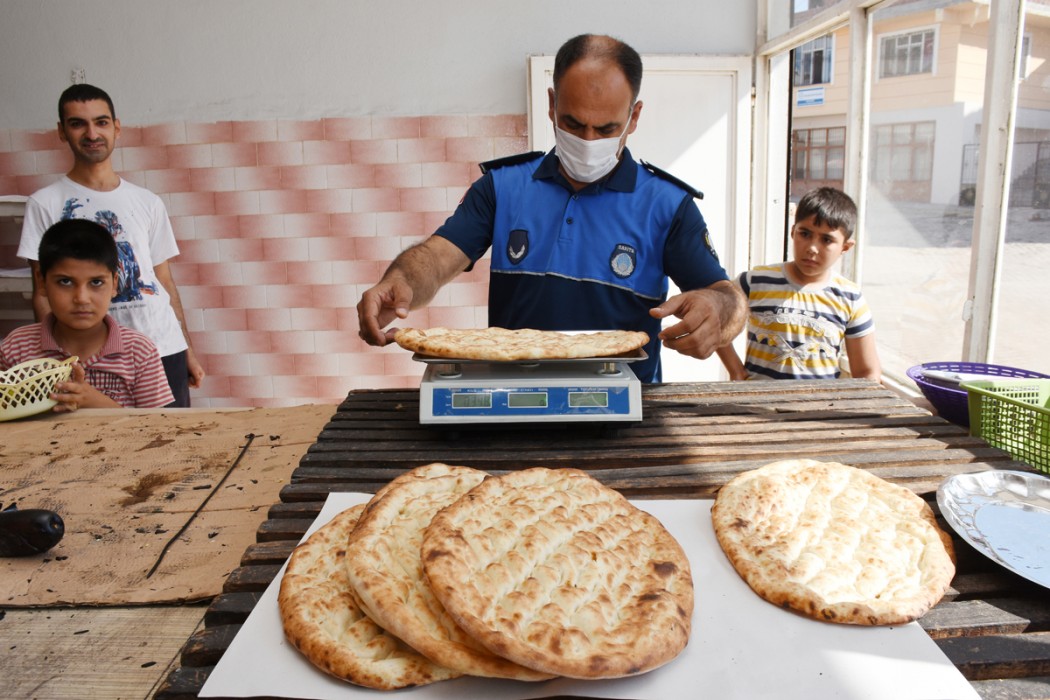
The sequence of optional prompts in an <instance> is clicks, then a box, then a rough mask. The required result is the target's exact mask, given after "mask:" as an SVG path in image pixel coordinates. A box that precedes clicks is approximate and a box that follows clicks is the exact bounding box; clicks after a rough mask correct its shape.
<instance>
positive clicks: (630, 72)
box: [554, 34, 642, 100]
mask: <svg viewBox="0 0 1050 700" xmlns="http://www.w3.org/2000/svg"><path fill="white" fill-rule="evenodd" d="M585 58H601V59H605V60H608V61H612V62H613V63H615V64H616V65H618V66H619V67H620V70H622V71H623V74H624V77H626V78H627V84H628V85H630V86H631V99H632V100H637V99H638V92H639V91H640V90H641V89H642V57H641V56H639V55H638V52H637V51H635V50H634V49H632V48H631V47H630V46H628V45H627V44H625V43H623V42H622V41H620V40H619V39H614V38H612V37H608V36H599V35H595V34H580V35H579V36H574V37H573V38H571V39H569V40H568V41H566V42H565V43H564V44H562V46H561V48H560V49H558V53H557V54H556V55H555V56H554V91H555V92H557V91H558V84H559V83H560V82H561V79H562V76H564V75H565V71H567V70H569V69H570V68H572V67H573V65H575V64H576V63H577V62H578V61H581V60H583V59H585Z"/></svg>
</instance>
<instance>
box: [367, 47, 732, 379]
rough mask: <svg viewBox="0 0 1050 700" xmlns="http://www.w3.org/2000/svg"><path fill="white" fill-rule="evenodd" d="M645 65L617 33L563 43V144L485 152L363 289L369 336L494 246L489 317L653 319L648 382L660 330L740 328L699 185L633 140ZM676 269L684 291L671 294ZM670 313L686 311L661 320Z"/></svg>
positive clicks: (373, 340)
mask: <svg viewBox="0 0 1050 700" xmlns="http://www.w3.org/2000/svg"><path fill="white" fill-rule="evenodd" d="M641 78H642V62H641V57H639V55H638V53H637V52H635V51H634V49H632V48H631V47H629V46H627V45H626V44H624V43H622V42H620V41H618V40H616V39H613V38H611V37H606V36H595V35H581V36H578V37H575V38H573V39H570V40H569V41H568V42H566V43H565V45H563V46H562V47H561V49H559V51H558V54H557V56H556V58H555V63H554V87H553V88H551V89H550V90H549V95H548V97H549V100H550V105H549V114H550V118H551V121H552V122H553V123H554V127H555V144H556V145H555V148H554V150H553V151H551V152H550V153H548V154H547V155H546V156H544V155H543V154H542V153H530V154H524V155H521V156H514V157H511V158H505V159H502V160H498V161H493V162H491V163H486V164H483V165H482V170H483V172H484V175H483V176H482V177H481V178H480V179H479V180H477V181H476V182H475V183H474V184H473V185H472V186H471V187H470V189H469V190H468V192H467V194H466V196H465V197H464V199H463V202H462V203H461V204H460V205H459V207H458V208H457V209H456V211H455V213H453V215H452V216H451V217H449V219H448V220H447V221H446V222H445V224H444V225H443V226H441V228H439V229H438V230H437V231H436V232H435V233H434V235H432V236H430V237H429V238H428V239H427V240H425V241H424V242H422V243H420V244H418V245H416V246H414V247H412V248H409V249H408V250H406V251H404V252H403V253H401V255H399V256H398V257H397V258H396V259H395V260H394V262H393V263H391V265H390V267H389V268H388V269H387V271H386V273H385V274H384V275H383V279H382V280H380V282H379V283H378V284H377V285H376V286H374V287H372V288H371V289H369V290H368V291H366V292H365V293H364V294H363V295H362V297H361V301H360V302H359V303H358V305H357V312H358V320H359V322H360V327H361V330H360V335H361V337H362V338H363V339H364V340H365V341H366V342H368V343H370V344H372V345H385V344H387V343H389V342H391V341H392V340H393V332H394V331H393V329H391V330H387V331H385V332H384V331H383V330H382V329H383V328H384V327H385V326H386V325H387V324H389V323H390V322H391V321H393V320H394V319H395V318H405V317H406V316H407V315H408V311H409V309H414V308H419V307H421V306H424V305H425V304H427V303H429V302H430V300H431V299H433V297H434V295H435V294H436V293H437V290H438V289H440V288H441V287H442V286H443V285H444V284H446V283H447V282H449V281H451V280H452V279H453V278H454V277H455V276H456V275H458V274H459V273H460V272H462V271H464V270H467V269H470V267H471V266H472V265H473V264H474V261H476V260H477V259H478V258H480V257H481V256H482V255H484V253H485V252H486V251H487V250H488V249H489V248H490V247H491V248H492V262H491V268H490V278H489V325H490V326H501V327H503V328H535V329H540V330H612V329H617V330H640V331H646V332H647V333H649V336H650V338H651V340H650V343H649V345H648V346H647V348H646V350H647V352H648V354H649V360H647V361H646V362H643V363H634V364H633V365H632V368H633V369H634V371H635V373H636V374H637V375H638V377H639V379H641V380H642V381H644V382H654V381H660V379H661V375H660V363H659V350H660V344H661V342H662V343H663V344H664V345H666V346H667V347H669V348H671V349H673V350H677V351H678V352H681V353H684V354H686V355H690V356H693V357H698V358H707V357H710V356H711V354H712V353H714V351H715V350H716V349H717V348H718V347H721V346H722V345H725V344H727V343H728V342H729V341H730V340H732V338H733V337H735V336H736V335H737V334H738V333H739V332H740V330H741V329H742V327H743V323H744V320H745V316H746V304H745V302H744V299H743V296H742V295H741V294H740V293H739V291H738V290H737V289H736V287H735V285H733V284H732V283H731V282H730V281H729V280H728V278H727V276H726V273H725V270H724V269H723V268H722V266H721V264H720V263H719V262H718V258H717V256H716V255H715V252H714V250H713V249H712V248H711V245H710V241H709V239H708V236H707V226H706V225H705V224H704V220H703V217H702V216H701V215H700V211H699V209H697V206H696V203H695V202H694V201H693V199H694V196H697V195H698V194H699V193H697V192H695V191H694V190H692V189H691V188H689V187H688V186H686V185H684V184H683V183H680V182H678V181H676V180H674V178H672V177H670V176H669V175H667V174H666V173H663V172H661V171H659V170H657V169H656V168H652V167H651V166H647V165H642V164H639V163H637V162H636V161H635V160H634V159H633V158H632V157H631V154H630V151H628V150H627V148H626V141H627V136H628V135H629V134H631V133H633V132H634V130H635V128H636V127H637V125H638V116H639V114H640V113H641V111H642V103H641V102H640V101H639V100H638V92H639V89H640V87H641ZM668 278H670V279H673V280H674V281H675V284H677V285H678V287H679V288H680V289H682V290H686V291H683V292H682V293H681V294H678V295H675V296H673V297H671V298H670V299H667V292H668V284H667V280H668ZM668 316H675V317H677V318H678V319H679V321H678V322H677V323H675V324H673V325H671V326H669V327H668V328H666V329H663V330H662V331H661V329H660V326H661V319H664V318H666V317H668Z"/></svg>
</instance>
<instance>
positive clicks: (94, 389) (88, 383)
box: [0, 219, 175, 411]
mask: <svg viewBox="0 0 1050 700" xmlns="http://www.w3.org/2000/svg"><path fill="white" fill-rule="evenodd" d="M117 265H118V262H117V246H116V243H114V241H113V237H112V236H111V235H110V234H109V231H107V230H106V229H105V227H103V226H101V225H99V224H97V223H95V222H93V221H88V220H86V219H66V220H63V221H59V222H58V223H56V224H55V225H53V226H52V227H51V228H49V229H48V230H47V231H46V232H45V233H44V236H43V237H42V238H41V239H40V253H39V268H38V270H37V271H36V274H37V276H38V279H37V280H36V283H37V286H38V287H37V288H38V289H42V290H44V294H45V295H46V296H47V300H48V303H49V304H50V306H51V313H50V314H48V316H47V317H46V318H45V319H44V320H43V321H41V322H40V323H34V324H32V325H29V326H22V327H20V328H16V329H15V330H13V331H11V333H9V334H8V335H7V337H6V338H4V340H3V342H0V370H5V369H10V368H11V367H13V366H15V365H17V364H19V363H22V362H25V361H27V360H34V359H37V358H40V357H50V358H54V359H58V360H64V359H66V358H67V357H70V356H72V355H76V356H77V357H79V358H80V361H79V362H77V363H76V364H74V365H73V374H72V376H71V377H70V380H69V381H67V382H61V383H59V384H58V385H57V386H56V387H55V391H54V393H52V394H51V398H52V399H54V400H55V401H57V402H58V404H57V405H56V406H55V408H54V410H55V411H75V410H77V409H78V408H121V407H125V408H156V407H160V406H167V405H168V404H170V403H172V402H173V401H174V400H175V399H174V397H173V396H172V394H171V388H170V387H169V386H168V380H167V377H166V376H165V374H164V365H163V363H162V362H161V359H160V353H159V352H158V351H157V346H156V345H154V344H153V341H152V340H150V339H149V338H147V337H146V336H145V335H143V334H142V333H139V332H138V331H135V330H132V329H130V328H127V327H125V326H121V325H119V324H118V323H117V322H116V321H114V320H113V317H111V316H110V315H109V303H110V299H111V298H112V297H113V294H114V292H115V291H116V288H117Z"/></svg>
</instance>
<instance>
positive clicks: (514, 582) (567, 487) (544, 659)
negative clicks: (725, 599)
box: [422, 468, 693, 678]
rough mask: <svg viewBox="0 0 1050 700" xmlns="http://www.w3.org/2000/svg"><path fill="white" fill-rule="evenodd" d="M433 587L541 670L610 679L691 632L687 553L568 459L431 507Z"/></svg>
mask: <svg viewBox="0 0 1050 700" xmlns="http://www.w3.org/2000/svg"><path fill="white" fill-rule="evenodd" d="M422 558H423V565H424V570H425V573H426V577H427V580H428V581H429V582H430V586H431V588H432V589H433V591H434V595H435V596H437V598H438V600H440V601H441V603H442V604H443V606H444V607H445V609H446V610H447V611H448V612H449V614H451V615H452V617H453V618H454V619H455V620H456V622H457V623H458V624H459V625H460V626H461V627H462V628H463V629H465V630H466V631H467V632H468V633H469V634H470V635H471V636H473V637H474V638H475V639H477V640H478V641H480V642H481V643H482V644H484V645H485V646H486V647H488V648H489V649H490V650H492V651H493V652H494V653H497V654H500V655H501V656H505V657H507V658H509V659H512V660H514V661H516V662H517V663H519V664H521V665H523V666H528V667H531V668H536V669H540V670H542V671H545V672H547V673H551V674H556V675H560V676H569V677H573V678H618V677H622V676H630V675H634V674H638V673H644V672H645V671H649V670H651V669H654V668H656V667H658V666H660V665H662V664H665V663H667V662H668V661H670V660H671V659H673V658H674V657H675V656H677V655H678V654H679V653H680V652H681V651H682V649H684V648H685V645H686V643H687V641H688V639H689V632H690V622H691V618H692V612H693V581H692V575H691V572H690V568H689V561H688V559H687V558H686V555H685V552H684V551H683V550H682V548H681V547H680V546H679V544H678V542H677V541H676V540H675V539H674V537H672V536H671V534H670V533H668V532H667V530H666V529H665V528H664V527H663V525H662V524H661V523H660V521H659V520H657V519H656V518H654V517H653V516H651V515H649V514H648V513H645V512H644V511H642V510H639V509H638V508H636V507H634V506H633V505H632V504H631V503H630V502H628V501H627V499H626V498H624V497H623V496H622V495H620V494H619V493H617V492H616V491H613V490H612V489H610V488H607V487H605V486H603V485H602V484H601V483H599V482H598V481H597V480H595V479H594V478H592V477H590V476H588V475H587V474H586V473H584V472H582V471H578V470H575V469H558V470H554V469H543V468H536V469H526V470H522V471H518V472H511V473H508V474H505V475H503V476H499V477H490V478H489V479H486V480H485V481H483V482H482V483H481V484H479V485H478V486H476V487H475V488H473V489H472V490H471V491H470V492H469V493H468V494H467V495H466V496H464V497H462V498H460V499H459V500H457V501H456V502H455V503H453V504H452V505H450V506H448V507H447V508H445V509H443V510H441V511H440V512H439V513H438V514H437V515H436V516H434V518H433V520H432V521H431V523H430V525H429V526H428V527H427V529H426V532H425V533H424V536H423V546H422Z"/></svg>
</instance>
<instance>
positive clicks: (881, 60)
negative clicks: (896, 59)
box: [875, 26, 940, 81]
mask: <svg viewBox="0 0 1050 700" xmlns="http://www.w3.org/2000/svg"><path fill="white" fill-rule="evenodd" d="M927 34H932V35H933V36H932V40H931V41H930V56H929V61H930V69H929V70H928V71H927V70H917V71H908V72H901V73H893V74H887V73H886V72H885V66H886V60H887V58H886V42H887V41H889V40H895V39H900V38H901V37H912V36H920V35H921V36H923V37H925V36H926V35H927ZM925 43H926V42H925V39H924V40H923V42H922V44H923V56H922V62H923V63H925V60H926V55H925V54H926V52H925ZM939 43H940V31H939V28H938V27H936V26H932V27H931V26H926V27H918V28H915V29H911V30H909V31H906V32H890V33H886V34H880V35H879V36H878V44H877V45H878V47H879V53H878V57H877V58H876V61H877V63H876V64H875V65H876V66H878V78H877V79H878V80H880V81H881V80H893V79H894V78H908V77H911V76H915V75H930V76H934V77H935V76H936V75H937V49H938V46H939Z"/></svg>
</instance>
